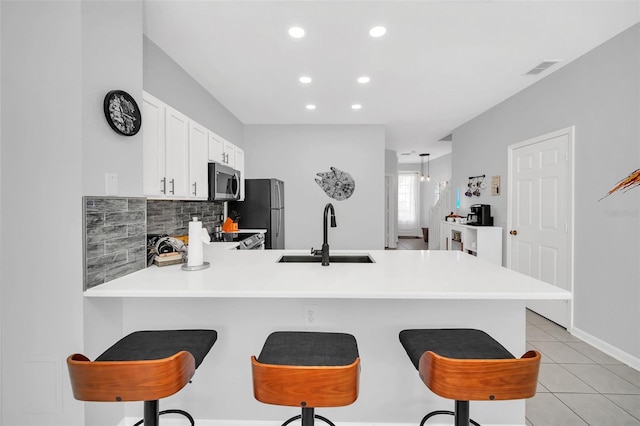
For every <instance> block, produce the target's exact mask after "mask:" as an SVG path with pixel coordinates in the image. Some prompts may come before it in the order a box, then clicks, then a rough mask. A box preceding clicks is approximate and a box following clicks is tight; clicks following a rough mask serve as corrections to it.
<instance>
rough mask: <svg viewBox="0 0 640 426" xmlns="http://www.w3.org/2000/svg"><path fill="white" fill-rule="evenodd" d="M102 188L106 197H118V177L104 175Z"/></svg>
mask: <svg viewBox="0 0 640 426" xmlns="http://www.w3.org/2000/svg"><path fill="white" fill-rule="evenodd" d="M104 187H105V192H106V194H107V195H118V175H117V174H115V173H105V174H104Z"/></svg>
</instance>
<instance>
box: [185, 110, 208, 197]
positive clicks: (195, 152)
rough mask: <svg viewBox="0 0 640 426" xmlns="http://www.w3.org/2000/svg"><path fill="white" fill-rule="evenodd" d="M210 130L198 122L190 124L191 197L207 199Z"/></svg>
mask: <svg viewBox="0 0 640 426" xmlns="http://www.w3.org/2000/svg"><path fill="white" fill-rule="evenodd" d="M208 136H209V135H208V131H207V129H205V128H204V127H202V126H201V125H199V124H198V123H196V122H194V121H191V122H190V124H189V198H193V199H200V200H206V199H207V196H208V193H207V192H208V189H207V187H208V185H207V174H208V169H207V156H208V154H207V150H208Z"/></svg>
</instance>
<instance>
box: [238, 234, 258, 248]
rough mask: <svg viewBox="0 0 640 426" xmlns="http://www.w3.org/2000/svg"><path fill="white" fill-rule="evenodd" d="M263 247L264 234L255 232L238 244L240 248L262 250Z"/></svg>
mask: <svg viewBox="0 0 640 426" xmlns="http://www.w3.org/2000/svg"><path fill="white" fill-rule="evenodd" d="M263 248H264V234H253V235H252V236H250V237H248V238H245V239H244V240H241V241H240V242H239V244H238V250H262V249H263Z"/></svg>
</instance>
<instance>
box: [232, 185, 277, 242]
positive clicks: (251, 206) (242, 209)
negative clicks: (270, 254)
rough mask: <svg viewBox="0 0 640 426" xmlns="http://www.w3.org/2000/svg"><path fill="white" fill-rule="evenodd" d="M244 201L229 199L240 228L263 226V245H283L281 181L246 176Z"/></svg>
mask: <svg viewBox="0 0 640 426" xmlns="http://www.w3.org/2000/svg"><path fill="white" fill-rule="evenodd" d="M244 192H245V195H244V201H233V202H230V203H229V206H228V210H229V212H232V211H236V212H237V214H238V215H239V216H240V223H239V227H240V228H241V229H266V230H267V233H266V235H265V248H267V249H284V182H282V181H281V180H278V179H246V180H245V190H244Z"/></svg>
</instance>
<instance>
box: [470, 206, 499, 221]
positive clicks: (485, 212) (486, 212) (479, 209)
mask: <svg viewBox="0 0 640 426" xmlns="http://www.w3.org/2000/svg"><path fill="white" fill-rule="evenodd" d="M470 208H471V213H470V214H469V215H468V216H467V224H468V225H474V226H493V217H492V216H491V206H490V205H489V204H473V205H471V207H470Z"/></svg>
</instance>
